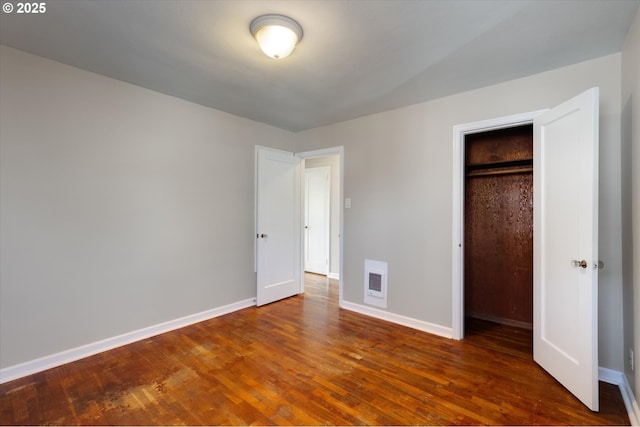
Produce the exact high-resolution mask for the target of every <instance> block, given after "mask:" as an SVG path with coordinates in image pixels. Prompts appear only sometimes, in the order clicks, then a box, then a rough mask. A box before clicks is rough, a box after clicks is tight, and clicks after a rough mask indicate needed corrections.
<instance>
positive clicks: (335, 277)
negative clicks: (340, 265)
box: [327, 273, 340, 280]
mask: <svg viewBox="0 0 640 427" xmlns="http://www.w3.org/2000/svg"><path fill="white" fill-rule="evenodd" d="M327 277H328V278H329V279H334V280H340V275H339V274H338V273H329V274H327Z"/></svg>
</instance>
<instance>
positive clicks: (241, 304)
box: [0, 298, 256, 384]
mask: <svg viewBox="0 0 640 427" xmlns="http://www.w3.org/2000/svg"><path fill="white" fill-rule="evenodd" d="M255 305H256V299H255V298H249V299H246V300H243V301H238V302H235V303H231V304H228V305H224V306H222V307H217V308H213V309H211V310H207V311H203V312H200V313H195V314H191V315H189V316H185V317H181V318H179V319H174V320H170V321H168V322H163V323H159V324H157V325H153V326H149V327H146V328H142V329H138V330H137V331H132V332H127V333H125V334H122V335H118V336H115V337H111V338H107V339H104V340H101V341H96V342H93V343H90V344H86V345H83V346H80V347H76V348H72V349H69V350H64V351H61V352H59V353H55V354H51V355H48V356H44V357H41V358H39V359H35V360H30V361H28V362H24V363H20V364H18V365H13V366H9V367H6V368H3V369H0V384H4V383H6V382H9V381H13V380H15V379H18V378H22V377H25V376H27V375H31V374H35V373H37V372H41V371H45V370H47V369H51V368H55V367H56V366H60V365H64V364H65V363H70V362H74V361H76V360H79V359H84V358H85V357H89V356H93V355H95V354H98V353H102V352H103V351H107V350H112V349H114V348H116V347H120V346H123V345H126V344H131V343H133V342H136V341H140V340H143V339H147V338H150V337H153V336H156V335H160V334H163V333H165V332H169V331H173V330H175V329H179V328H183V327H185V326H189V325H193V324H195V323H199V322H203V321H205V320H209V319H212V318H214V317H218V316H222V315H225V314H229V313H232V312H234V311H238V310H242V309H244V308H248V307H253V306H255Z"/></svg>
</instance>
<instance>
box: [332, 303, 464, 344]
mask: <svg viewBox="0 0 640 427" xmlns="http://www.w3.org/2000/svg"><path fill="white" fill-rule="evenodd" d="M341 308H344V309H345V310H350V311H355V312H356V313H360V314H364V315H366V316H371V317H375V318H377V319H381V320H386V321H387V322H392V323H397V324H398V325H402V326H407V327H409V328H413V329H417V330H419V331H423V332H428V333H430V334H434V335H438V336H441V337H444V338H452V337H453V330H452V328H448V327H445V326H441V325H436V324H435V323H429V322H425V321H424V320H418V319H414V318H412V317H406V316H402V315H400V314H395V313H391V312H389V311H385V310H380V309H377V308H373V307H368V306H366V305H361V304H354V303H352V302H348V301H342V305H341Z"/></svg>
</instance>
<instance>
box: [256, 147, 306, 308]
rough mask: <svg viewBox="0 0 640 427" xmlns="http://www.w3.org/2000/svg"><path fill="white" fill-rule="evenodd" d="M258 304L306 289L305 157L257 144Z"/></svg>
mask: <svg viewBox="0 0 640 427" xmlns="http://www.w3.org/2000/svg"><path fill="white" fill-rule="evenodd" d="M256 156H257V159H256V168H257V171H256V177H257V182H256V251H257V253H256V269H257V287H258V289H257V298H256V303H257V305H264V304H268V303H270V302H273V301H277V300H280V299H283V298H287V297H290V296H292V295H296V294H299V293H300V292H301V290H302V255H301V238H302V234H301V231H302V226H301V219H302V212H301V183H300V181H301V179H300V169H301V160H300V159H299V158H298V157H296V156H295V155H294V154H293V153H289V152H286V151H280V150H274V149H269V148H263V147H256Z"/></svg>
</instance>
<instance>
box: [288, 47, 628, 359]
mask: <svg viewBox="0 0 640 427" xmlns="http://www.w3.org/2000/svg"><path fill="white" fill-rule="evenodd" d="M620 73H621V55H620V54H615V55H610V56H606V57H603V58H599V59H595V60H592V61H588V62H584V63H580V64H576V65H572V66H569V67H564V68H560V69H557V70H552V71H549V72H545V73H541V74H537V75H533V76H530V77H526V78H522V79H518V80H514V81H509V82H505V83H502V84H498V85H494V86H490V87H486V88H483V89H479V90H474V91H470V92H465V93H461V94H458V95H454V96H449V97H445V98H440V99H436V100H434V101H429V102H425V103H421V104H416V105H412V106H408V107H405V108H400V109H396V110H392V111H388V112H384V113H380V114H375V115H371V116H366V117H362V118H358V119H354V120H350V121H346V122H342V123H337V124H334V125H330V126H325V127H322V128H317V129H312V130H308V131H304V132H299V133H297V134H296V144H295V145H296V151H309V150H313V149H320V148H327V147H330V146H336V145H343V146H344V149H345V165H344V168H345V172H344V191H345V194H344V197H345V198H346V197H349V198H351V200H352V208H351V209H345V214H344V236H343V237H344V242H343V245H344V246H343V250H344V258H343V262H344V266H343V275H344V277H343V278H342V279H343V286H344V294H343V295H344V299H345V300H346V301H349V302H353V303H356V304H363V303H364V298H363V291H362V277H363V276H362V275H363V262H364V259H365V258H372V259H376V260H381V261H387V262H388V264H389V275H388V311H390V312H392V313H396V314H400V315H404V316H408V317H411V318H414V319H417V320H421V321H426V322H430V323H434V324H437V325H441V326H445V327H451V326H452V310H451V308H452V277H451V269H452V264H451V262H452V261H451V253H452V248H451V233H452V229H451V227H452V219H451V217H452V173H453V172H452V165H453V159H452V129H453V126H454V125H457V124H463V123H469V122H474V121H479V120H485V119H491V118H497V117H503V116H508V115H512V114H516V113H523V112H529V111H535V110H539V109H543V108H550V107H553V106H555V105H557V104H559V103H561V102H563V101H564V100H566V99H568V98H571V97H573V96H574V95H577V94H578V93H580V92H582V91H584V90H586V89H588V88H590V87H593V86H599V87H600V94H601V101H600V112H601V125H600V132H601V133H600V146H601V148H600V195H601V200H600V257H601V259H602V260H603V261H604V262H605V263H606V265H607V267H606V269H604V270H602V271H601V274H600V292H599V297H600V305H599V315H600V325H599V326H600V343H599V344H600V345H599V350H600V365H601V366H604V367H608V368H611V369H616V370H622V369H623V355H622V341H623V339H622V316H621V312H622V285H621V261H620V259H621V226H620V216H621V208H620V203H621V201H620Z"/></svg>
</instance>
